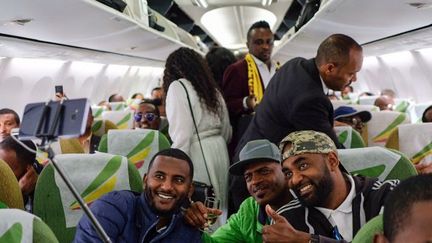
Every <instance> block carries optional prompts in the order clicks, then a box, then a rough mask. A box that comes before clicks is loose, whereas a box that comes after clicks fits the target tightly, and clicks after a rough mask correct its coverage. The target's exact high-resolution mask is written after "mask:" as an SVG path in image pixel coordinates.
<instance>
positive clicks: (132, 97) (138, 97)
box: [131, 93, 144, 100]
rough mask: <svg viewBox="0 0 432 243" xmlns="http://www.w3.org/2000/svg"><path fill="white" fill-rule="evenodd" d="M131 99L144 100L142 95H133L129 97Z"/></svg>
mask: <svg viewBox="0 0 432 243" xmlns="http://www.w3.org/2000/svg"><path fill="white" fill-rule="evenodd" d="M131 99H137V100H142V99H144V95H143V94H141V93H135V94H133V95H132V96H131Z"/></svg>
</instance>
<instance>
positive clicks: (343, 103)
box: [330, 100, 351, 110]
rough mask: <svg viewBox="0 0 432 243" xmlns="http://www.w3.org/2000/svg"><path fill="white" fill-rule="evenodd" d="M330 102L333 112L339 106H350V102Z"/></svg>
mask: <svg viewBox="0 0 432 243" xmlns="http://www.w3.org/2000/svg"><path fill="white" fill-rule="evenodd" d="M330 102H331V103H332V105H333V110H336V109H337V108H339V107H340V106H348V105H350V104H351V101H350V100H331V101H330Z"/></svg>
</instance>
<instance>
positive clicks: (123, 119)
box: [102, 110, 134, 129]
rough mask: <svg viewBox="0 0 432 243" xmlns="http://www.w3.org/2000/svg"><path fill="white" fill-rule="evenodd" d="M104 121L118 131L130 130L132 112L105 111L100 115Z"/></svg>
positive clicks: (132, 121) (131, 126)
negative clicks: (108, 122)
mask: <svg viewBox="0 0 432 243" xmlns="http://www.w3.org/2000/svg"><path fill="white" fill-rule="evenodd" d="M102 118H103V119H104V120H108V121H111V122H112V123H114V124H115V125H116V126H117V128H118V129H131V128H133V123H134V120H133V111H129V110H124V111H123V110H118V111H114V110H113V111H105V112H104V113H103V114H102Z"/></svg>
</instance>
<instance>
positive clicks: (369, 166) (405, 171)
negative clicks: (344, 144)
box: [338, 147, 417, 180]
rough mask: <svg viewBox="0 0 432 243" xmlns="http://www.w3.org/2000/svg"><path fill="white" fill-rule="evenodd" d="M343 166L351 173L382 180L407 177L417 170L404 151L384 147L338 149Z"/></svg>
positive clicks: (414, 173)
mask: <svg viewBox="0 0 432 243" xmlns="http://www.w3.org/2000/svg"><path fill="white" fill-rule="evenodd" d="M338 153H339V158H340V161H341V163H342V164H343V166H344V167H345V168H346V169H347V170H348V172H350V173H351V174H360V175H364V176H368V177H378V178H379V179H380V180H389V179H400V180H403V179H406V178H408V177H410V176H413V175H416V174H417V171H416V169H415V168H414V166H413V164H412V163H411V162H410V160H409V159H408V158H407V157H406V156H405V155H403V154H402V153H400V152H398V151H395V150H389V149H386V148H382V147H365V148H355V149H340V150H338Z"/></svg>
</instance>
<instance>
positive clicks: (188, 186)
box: [74, 148, 201, 243]
mask: <svg viewBox="0 0 432 243" xmlns="http://www.w3.org/2000/svg"><path fill="white" fill-rule="evenodd" d="M193 174H194V168H193V164H192V161H191V159H190V158H189V156H187V155H186V154H185V153H184V152H182V151H181V150H178V149H173V148H170V149H166V150H162V151H160V152H158V153H157V154H156V155H155V156H154V157H153V158H152V160H151V161H150V163H149V166H148V172H147V174H146V175H144V192H143V193H141V194H137V193H135V192H131V191H114V192H110V193H108V194H106V195H104V196H103V197H101V198H100V199H99V200H97V201H95V202H94V203H93V204H92V205H91V210H92V212H93V213H94V215H95V217H96V219H97V220H98V221H99V223H100V224H101V226H102V228H103V229H104V230H105V232H106V233H107V234H108V236H109V238H110V239H111V241H112V242H187V243H194V242H201V234H200V232H199V231H198V230H197V229H194V228H193V227H191V226H189V225H187V224H186V223H185V222H184V218H183V215H182V212H181V206H182V205H184V203H186V202H187V201H188V199H189V198H190V196H191V194H192V191H193V190H192V178H193ZM74 242H102V240H101V239H100V238H99V236H98V234H97V233H96V231H95V230H94V228H93V226H92V224H91V221H90V220H89V218H88V217H87V216H86V215H84V216H83V217H82V218H81V220H80V222H79V224H78V226H77V230H76V234H75V240H74Z"/></svg>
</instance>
